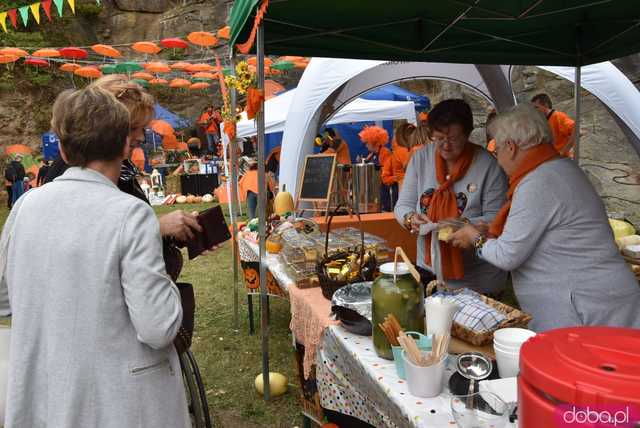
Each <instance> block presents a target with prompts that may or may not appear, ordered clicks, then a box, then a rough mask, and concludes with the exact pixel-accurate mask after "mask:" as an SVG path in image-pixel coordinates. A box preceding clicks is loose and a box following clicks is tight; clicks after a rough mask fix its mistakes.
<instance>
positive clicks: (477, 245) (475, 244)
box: [473, 234, 487, 253]
mask: <svg viewBox="0 0 640 428" xmlns="http://www.w3.org/2000/svg"><path fill="white" fill-rule="evenodd" d="M486 242H487V238H485V237H484V235H482V234H478V236H477V237H476V239H475V240H474V241H473V247H474V248H475V249H476V253H479V252H480V251H481V250H482V246H483V245H484V244H485V243H486Z"/></svg>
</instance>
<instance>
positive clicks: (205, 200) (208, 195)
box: [202, 193, 213, 204]
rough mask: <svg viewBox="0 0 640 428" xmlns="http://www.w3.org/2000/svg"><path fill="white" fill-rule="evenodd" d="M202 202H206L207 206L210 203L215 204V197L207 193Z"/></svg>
mask: <svg viewBox="0 0 640 428" xmlns="http://www.w3.org/2000/svg"><path fill="white" fill-rule="evenodd" d="M202 202H205V203H207V204H208V203H210V202H213V196H212V195H210V194H209V193H207V194H206V195H204V196H203V197H202Z"/></svg>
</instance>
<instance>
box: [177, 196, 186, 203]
mask: <svg viewBox="0 0 640 428" xmlns="http://www.w3.org/2000/svg"><path fill="white" fill-rule="evenodd" d="M176 202H177V203H179V204H186V203H187V197H186V196H185V195H180V196H178V197H177V198H176Z"/></svg>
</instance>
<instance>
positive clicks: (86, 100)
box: [51, 87, 129, 167]
mask: <svg viewBox="0 0 640 428" xmlns="http://www.w3.org/2000/svg"><path fill="white" fill-rule="evenodd" d="M51 128H52V130H53V131H54V132H55V133H56V135H57V136H58V138H60V145H61V147H62V150H63V152H64V155H65V157H66V161H67V163H68V164H69V165H72V166H81V167H84V166H86V165H87V164H88V163H90V162H92V161H110V160H114V159H117V158H118V157H119V156H123V155H124V148H125V145H126V142H127V136H128V135H129V111H128V110H127V108H126V107H125V106H124V104H122V103H121V102H119V101H118V100H117V99H116V97H115V96H114V95H113V94H112V93H111V92H108V91H105V90H104V89H100V88H96V87H87V88H85V89H81V90H76V91H74V90H68V91H64V92H62V93H61V94H60V95H59V96H58V98H56V101H55V103H54V104H53V117H52V119H51Z"/></svg>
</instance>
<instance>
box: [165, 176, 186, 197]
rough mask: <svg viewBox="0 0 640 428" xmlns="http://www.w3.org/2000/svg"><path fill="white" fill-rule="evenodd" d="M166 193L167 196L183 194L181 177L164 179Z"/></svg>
mask: <svg viewBox="0 0 640 428" xmlns="http://www.w3.org/2000/svg"><path fill="white" fill-rule="evenodd" d="M164 187H165V189H164V193H165V194H166V195H172V194H174V195H175V194H179V193H182V183H181V182H180V176H179V175H167V176H166V177H165V179H164Z"/></svg>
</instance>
